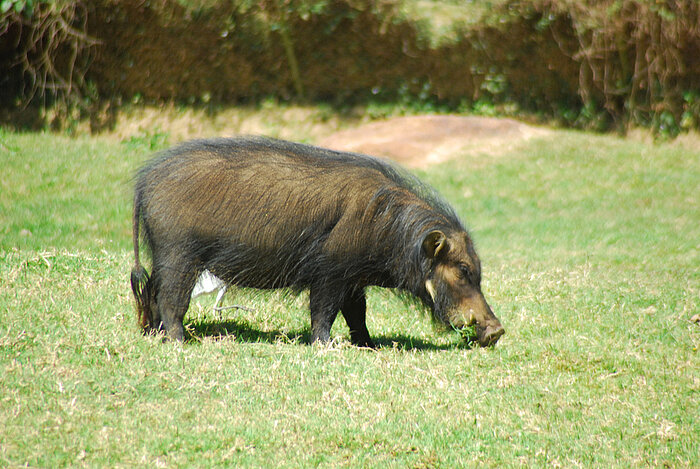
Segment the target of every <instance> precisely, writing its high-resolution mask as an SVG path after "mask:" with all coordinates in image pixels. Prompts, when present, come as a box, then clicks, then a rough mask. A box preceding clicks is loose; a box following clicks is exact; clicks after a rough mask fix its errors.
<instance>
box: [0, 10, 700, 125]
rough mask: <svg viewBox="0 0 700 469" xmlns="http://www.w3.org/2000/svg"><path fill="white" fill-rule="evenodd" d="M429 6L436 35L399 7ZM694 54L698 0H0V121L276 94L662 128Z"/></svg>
mask: <svg viewBox="0 0 700 469" xmlns="http://www.w3.org/2000/svg"><path fill="white" fill-rule="evenodd" d="M407 5H412V6H413V10H410V9H409V10H407V9H406V6H407ZM436 5H437V6H443V7H445V8H448V10H446V11H447V12H448V15H449V14H450V13H453V12H458V14H455V15H452V18H451V25H450V27H451V29H450V33H449V34H444V36H441V37H439V38H436V32H435V31H436V29H435V28H434V27H433V28H431V27H430V18H427V19H426V18H425V17H418V16H416V15H413V14H411V13H410V11H414V12H415V11H416V10H419V9H420V8H422V7H428V6H436ZM460 5H462V6H463V7H462V6H460ZM407 11H409V12H408V13H407ZM428 16H429V15H428ZM699 57H700V2H698V1H697V0H581V1H573V0H520V1H518V0H493V1H486V0H473V1H471V2H457V1H455V0H442V1H436V2H426V1H423V2H420V1H415V2H412V1H409V0H402V1H401V0H379V1H371V0H277V1H273V0H259V1H255V0H191V1H186V0H179V1H176V0H91V1H86V0H54V1H51V2H49V1H42V0H0V117H1V118H2V120H3V121H4V122H5V124H6V125H7V124H10V125H13V126H15V127H30V128H32V127H33V128H36V127H45V126H47V125H49V124H51V123H50V122H46V117H45V116H46V113H44V112H42V109H45V108H46V107H49V106H50V107H53V108H56V109H59V111H60V112H58V113H57V114H55V115H58V116H59V118H58V119H57V120H58V122H53V124H56V125H59V126H60V123H61V122H60V120H62V119H70V118H88V117H89V118H90V119H91V123H92V128H93V130H95V131H99V130H102V129H105V128H109V127H110V126H112V125H114V113H115V111H116V110H117V109H119V107H120V106H122V105H124V103H133V102H142V101H146V102H160V101H176V102H183V103H187V104H194V105H207V106H218V105H228V104H236V103H241V102H246V103H254V102H256V101H257V100H260V99H262V98H270V97H274V98H276V99H281V100H292V101H297V102H308V101H311V102H318V101H323V102H327V103H330V104H332V105H334V106H337V107H339V108H344V107H348V106H353V105H356V104H358V103H366V102H369V101H380V102H387V103H395V104H398V105H399V106H403V107H406V108H407V109H408V110H413V111H431V112H433V111H444V112H454V111H456V112H483V111H484V110H487V111H489V112H495V113H500V114H510V115H518V114H520V115H524V114H526V115H529V116H532V117H535V118H538V119H540V120H543V121H549V122H554V123H557V124H559V125H565V126H572V127H579V128H589V129H596V130H609V129H616V130H618V131H625V130H626V129H628V128H629V127H630V126H642V127H649V128H651V129H653V130H654V131H655V132H658V133H660V134H662V135H670V136H673V135H675V134H677V133H678V132H681V131H684V130H689V129H698V128H699V127H700V60H698V58H699Z"/></svg>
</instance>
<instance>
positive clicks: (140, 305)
mask: <svg viewBox="0 0 700 469" xmlns="http://www.w3.org/2000/svg"><path fill="white" fill-rule="evenodd" d="M140 215H141V198H140V197H139V193H138V191H136V192H135V194H134V215H133V219H132V222H133V236H134V239H133V241H134V268H133V269H131V291H132V292H133V293H134V298H135V299H136V314H137V319H138V323H139V326H140V327H141V329H142V330H143V331H144V332H147V331H149V330H150V329H151V328H153V311H152V310H151V304H152V298H153V282H152V281H151V278H150V277H149V275H148V272H146V269H145V268H144V267H143V266H142V265H141V261H140V260H139V225H140V221H141V216H140Z"/></svg>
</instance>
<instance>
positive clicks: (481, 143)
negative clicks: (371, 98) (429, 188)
mask: <svg viewBox="0 0 700 469" xmlns="http://www.w3.org/2000/svg"><path fill="white" fill-rule="evenodd" d="M548 133H549V132H548V131H547V130H544V129H539V128H535V127H531V126H529V125H526V124H523V123H521V122H518V121H515V120H512V119H497V118H490V117H473V116H410V117H397V118H393V119H389V120H386V121H382V122H372V123H369V124H365V125H362V126H360V127H357V128H354V129H349V130H343V131H340V132H337V133H335V134H333V135H330V136H328V137H326V138H324V139H322V140H320V141H319V142H318V143H319V145H320V146H323V147H327V148H331V149H334V150H340V151H353V152H359V153H366V154H369V155H374V156H379V157H384V158H389V159H392V160H394V161H397V162H399V163H401V164H403V165H405V166H409V167H414V168H418V167H426V166H429V165H431V164H437V163H442V162H444V161H447V160H449V159H452V158H455V157H457V156H460V155H464V154H470V153H471V154H474V153H482V154H483V153H486V154H489V155H497V154H503V153H504V152H506V151H507V150H509V149H511V148H513V147H514V146H515V145H516V144H518V143H521V142H523V141H527V140H529V139H531V138H533V137H542V136H546V135H547V134H548Z"/></svg>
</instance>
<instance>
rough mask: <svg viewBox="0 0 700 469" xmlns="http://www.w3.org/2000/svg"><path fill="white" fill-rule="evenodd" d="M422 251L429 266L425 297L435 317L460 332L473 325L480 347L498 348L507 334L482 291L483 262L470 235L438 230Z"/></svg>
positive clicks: (428, 238) (429, 238)
mask: <svg viewBox="0 0 700 469" xmlns="http://www.w3.org/2000/svg"><path fill="white" fill-rule="evenodd" d="M422 249H423V254H424V255H425V256H426V258H427V259H426V260H427V265H428V270H427V274H426V277H425V280H424V286H425V294H426V297H427V298H429V299H430V301H429V302H428V303H429V304H430V303H432V307H433V314H434V316H435V317H436V318H437V319H438V320H439V321H441V322H443V323H445V324H446V325H449V326H451V327H453V328H455V329H458V330H464V329H465V328H467V327H468V326H473V328H474V330H475V332H476V339H477V341H478V342H479V345H481V346H482V347H486V346H489V345H494V344H495V343H496V342H497V341H498V339H499V338H500V337H501V336H502V335H503V333H504V332H505V331H504V329H503V326H502V325H501V323H500V321H499V320H498V318H497V317H496V316H495V315H494V314H493V311H492V310H491V307H490V306H489V305H488V303H487V302H486V299H485V298H484V295H483V293H482V292H481V263H480V261H479V257H478V256H477V254H476V251H475V250H474V245H473V243H472V241H471V239H470V238H469V235H468V234H467V233H466V232H465V231H454V232H448V233H446V232H443V231H441V230H434V231H431V232H430V233H428V234H427V235H426V236H425V238H424V240H423V245H422Z"/></svg>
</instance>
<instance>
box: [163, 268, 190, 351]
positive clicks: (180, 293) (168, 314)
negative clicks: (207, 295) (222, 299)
mask: <svg viewBox="0 0 700 469" xmlns="http://www.w3.org/2000/svg"><path fill="white" fill-rule="evenodd" d="M159 273H160V282H159V283H160V285H159V288H158V295H157V300H156V301H157V303H158V310H159V312H160V318H161V321H162V324H163V327H164V328H165V332H166V334H167V336H168V339H170V340H176V341H178V342H182V341H183V340H184V339H185V329H184V326H183V324H182V321H183V320H184V318H185V313H187V309H188V308H189V306H190V297H191V294H192V289H193V288H194V284H195V282H196V280H197V272H196V270H195V269H194V266H193V265H191V264H190V263H188V262H182V260H181V262H175V263H168V265H167V266H161V267H160V269H159Z"/></svg>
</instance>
